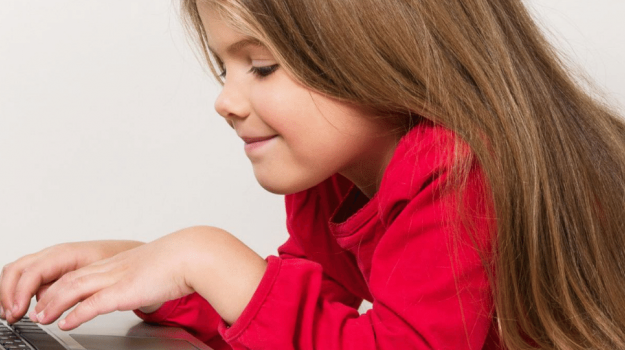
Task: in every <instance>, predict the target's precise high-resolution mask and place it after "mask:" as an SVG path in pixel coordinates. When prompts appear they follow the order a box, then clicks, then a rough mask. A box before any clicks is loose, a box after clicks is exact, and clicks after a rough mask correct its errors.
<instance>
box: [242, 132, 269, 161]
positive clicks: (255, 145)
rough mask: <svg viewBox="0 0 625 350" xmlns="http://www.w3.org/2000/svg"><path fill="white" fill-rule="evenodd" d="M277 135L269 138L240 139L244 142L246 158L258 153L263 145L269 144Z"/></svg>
mask: <svg viewBox="0 0 625 350" xmlns="http://www.w3.org/2000/svg"><path fill="white" fill-rule="evenodd" d="M277 136H278V135H271V136H260V137H241V139H242V140H243V142H245V146H244V149H245V153H246V154H247V155H248V156H252V155H253V154H255V153H256V154H257V153H258V152H259V151H261V150H262V148H264V146H265V145H267V144H269V143H270V142H271V140H273V139H274V138H276V137H277Z"/></svg>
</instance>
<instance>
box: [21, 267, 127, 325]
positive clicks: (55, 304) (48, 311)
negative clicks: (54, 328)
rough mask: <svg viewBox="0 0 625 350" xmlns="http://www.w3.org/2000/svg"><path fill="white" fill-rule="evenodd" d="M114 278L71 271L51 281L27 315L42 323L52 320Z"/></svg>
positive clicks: (104, 286) (108, 275) (109, 283)
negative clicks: (53, 281)
mask: <svg viewBox="0 0 625 350" xmlns="http://www.w3.org/2000/svg"><path fill="white" fill-rule="evenodd" d="M114 280H115V279H114V278H113V277H112V276H111V274H107V273H87V274H83V273H82V271H80V270H78V271H76V272H71V273H68V274H66V275H65V276H63V277H62V278H60V279H59V280H58V281H56V282H55V283H53V284H52V285H51V286H50V287H49V288H48V290H47V291H46V293H45V294H44V295H42V298H41V299H40V301H39V302H37V305H36V306H35V309H34V311H33V312H31V314H30V315H29V316H30V317H31V319H33V320H34V321H36V322H39V323H42V324H49V323H52V322H54V321H55V320H56V319H57V318H59V316H61V314H63V312H65V311H66V310H68V309H69V308H71V307H72V306H74V305H76V304H77V303H78V302H81V301H83V300H85V299H86V298H88V297H90V296H91V295H93V294H95V293H97V292H98V291H99V290H101V289H103V288H106V287H108V286H109V285H111V284H112V283H113V281H114Z"/></svg>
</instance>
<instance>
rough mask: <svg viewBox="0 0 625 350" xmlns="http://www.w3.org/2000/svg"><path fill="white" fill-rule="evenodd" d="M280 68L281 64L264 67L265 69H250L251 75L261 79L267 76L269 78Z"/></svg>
mask: <svg viewBox="0 0 625 350" xmlns="http://www.w3.org/2000/svg"><path fill="white" fill-rule="evenodd" d="M278 67H280V65H279V64H274V65H271V66H263V67H252V68H251V69H250V73H253V74H254V75H256V76H258V77H260V78H264V77H266V76H269V75H270V74H271V73H273V72H275V71H276V70H277V69H278Z"/></svg>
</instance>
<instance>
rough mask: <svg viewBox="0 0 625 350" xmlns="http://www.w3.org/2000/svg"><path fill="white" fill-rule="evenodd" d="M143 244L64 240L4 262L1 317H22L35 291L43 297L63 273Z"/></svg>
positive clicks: (0, 299) (39, 296)
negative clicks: (6, 262) (6, 263)
mask: <svg viewBox="0 0 625 350" xmlns="http://www.w3.org/2000/svg"><path fill="white" fill-rule="evenodd" d="M141 244H142V243H141V242H134V241H92V242H76V243H64V244H59V245H55V246H53V247H50V248H46V249H44V250H42V251H40V252H38V253H35V254H31V255H27V256H24V257H22V258H20V259H18V260H16V261H15V262H13V263H10V264H8V265H6V266H4V268H3V269H2V274H1V275H0V308H1V311H0V317H2V318H4V319H6V320H7V321H8V322H9V323H13V322H16V321H18V320H19V319H20V318H22V316H23V315H24V314H25V313H26V311H27V310H28V307H29V304H30V299H31V298H32V297H33V295H36V296H37V299H39V298H41V297H42V295H43V294H45V291H46V289H47V288H48V287H49V286H50V284H51V283H53V282H54V281H56V280H57V279H59V278H60V277H61V276H63V275H65V274H66V273H68V272H70V271H74V270H76V269H79V268H81V267H83V266H86V265H89V264H91V263H93V262H95V261H98V260H101V259H104V258H108V257H110V256H113V255H115V254H117V253H119V252H121V251H124V250H128V249H131V248H135V247H137V246H139V245H141Z"/></svg>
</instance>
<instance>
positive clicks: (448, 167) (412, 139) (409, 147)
mask: <svg viewBox="0 0 625 350" xmlns="http://www.w3.org/2000/svg"><path fill="white" fill-rule="evenodd" d="M454 165H457V166H461V167H465V168H466V169H465V171H464V173H465V174H467V175H468V178H467V180H469V181H467V182H465V184H466V185H468V186H473V185H474V184H476V183H482V182H483V177H482V175H481V173H480V171H479V167H478V166H477V165H476V162H475V160H474V158H473V153H472V152H471V150H470V149H469V147H468V145H466V143H464V142H463V141H462V139H461V138H459V137H458V136H457V135H456V134H454V132H452V131H450V130H449V129H446V128H444V127H442V126H440V125H435V124H434V123H432V122H429V121H424V122H421V123H419V124H418V125H416V126H415V127H414V128H413V129H411V130H410V132H408V133H407V134H406V135H405V136H404V137H403V138H402V139H401V140H400V142H399V144H398V146H397V149H396V150H395V153H394V155H393V158H392V159H391V161H390V163H389V165H388V167H387V169H386V171H385V173H384V177H383V179H382V183H381V185H380V189H379V191H378V193H377V197H378V198H377V200H378V205H379V215H380V218H381V220H382V221H383V222H384V223H385V224H389V223H390V222H389V221H392V220H393V218H394V217H395V216H396V215H397V214H398V213H399V212H401V211H402V209H403V208H404V207H405V206H406V205H407V204H408V203H410V202H414V201H421V202H423V204H424V205H426V204H427V203H429V202H434V201H437V200H440V199H441V196H445V195H446V194H449V192H450V191H451V192H453V191H454V190H455V189H457V188H455V187H454V185H453V184H452V168H453V166H454ZM473 180H476V181H477V182H475V181H473Z"/></svg>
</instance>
